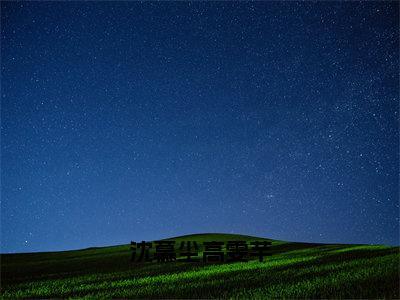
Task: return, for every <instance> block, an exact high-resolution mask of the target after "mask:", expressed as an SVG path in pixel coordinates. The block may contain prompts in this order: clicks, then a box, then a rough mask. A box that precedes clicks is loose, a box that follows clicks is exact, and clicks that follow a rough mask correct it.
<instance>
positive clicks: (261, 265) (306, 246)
mask: <svg viewBox="0 0 400 300" xmlns="http://www.w3.org/2000/svg"><path fill="white" fill-rule="evenodd" d="M168 240H174V241H175V242H176V244H175V245H176V246H178V245H179V243H180V242H182V241H189V240H190V241H197V242H198V246H199V253H198V254H199V256H200V257H201V255H202V252H203V250H204V249H203V245H202V243H203V242H206V241H222V242H225V243H226V242H227V241H234V240H235V241H246V242H249V243H250V242H254V241H268V242H271V246H270V247H269V249H270V252H271V253H272V256H268V257H266V258H265V260H264V261H263V262H259V261H258V260H257V258H253V259H252V260H250V261H248V262H236V263H231V264H227V263H222V264H207V263H203V262H201V261H200V262H193V263H189V262H180V261H174V262H167V263H157V262H149V263H132V262H131V261H130V259H131V253H132V251H131V250H130V245H129V244H127V245H118V246H110V247H92V248H87V249H81V250H72V251H61V252H41V253H22V254H2V255H1V287H2V288H1V294H2V297H3V298H7V299H8V298H12V299H15V298H35V297H36V298H69V297H88V298H111V297H115V298H246V299H248V298H399V285H398V278H399V265H398V262H399V258H400V255H399V249H400V248H399V247H392V246H383V245H348V244H317V243H297V242H285V241H278V240H271V239H267V238H260V237H253V236H246V235H236V234H222V233H207V234H191V235H185V236H178V237H169V238H165V239H163V241H168ZM136 242H140V241H136ZM223 249H224V250H225V247H224V248H223ZM153 252H154V248H153V249H151V253H153Z"/></svg>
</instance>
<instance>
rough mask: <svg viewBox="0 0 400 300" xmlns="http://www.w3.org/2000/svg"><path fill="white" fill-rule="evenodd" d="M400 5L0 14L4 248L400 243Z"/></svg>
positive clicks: (68, 8)
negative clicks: (233, 239) (184, 240)
mask: <svg viewBox="0 0 400 300" xmlns="http://www.w3.org/2000/svg"><path fill="white" fill-rule="evenodd" d="M398 10H399V4H398V3H396V2H368V3H358V2H348V3H343V2H318V3H312V2H306V3H298V2H256V3H250V2H240V3H239V2H163V3H156V2H146V3H140V2H87V3H84V2H70V3H69V2H1V25H2V27H1V32H2V40H1V51H2V52H1V56H2V62H1V67H2V73H1V83H2V85H1V95H2V96H1V97H2V98H1V99H2V106H1V151H2V152H1V162H2V164H1V187H2V190H1V248H2V251H3V252H27V251H44V250H64V249H74V248H82V247H89V246H101V245H113V244H121V243H128V242H130V241H131V240H136V241H140V240H142V239H144V240H153V239H160V238H165V237H170V236H176V235H181V234H189V233H200V232H234V233H242V234H251V235H257V236H264V237H270V238H274V239H282V240H290V241H310V242H311V241H312V242H327V243H384V244H398V243H399V235H398V233H399V187H398V182H399V181H398V180H399V177H398V166H399V154H398V150H399V148H398V141H399V140H398V138H399V129H398V121H399V113H398V109H399V104H398V101H399V96H398V92H399V75H398V67H399V46H398V45H399V30H398V24H399V12H398Z"/></svg>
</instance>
